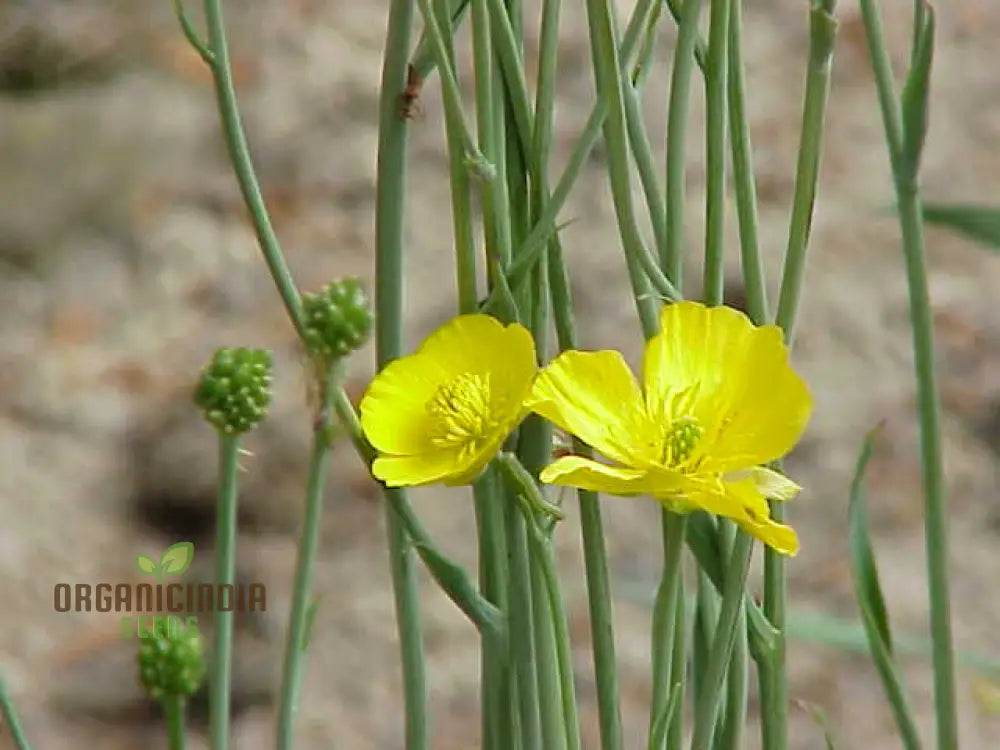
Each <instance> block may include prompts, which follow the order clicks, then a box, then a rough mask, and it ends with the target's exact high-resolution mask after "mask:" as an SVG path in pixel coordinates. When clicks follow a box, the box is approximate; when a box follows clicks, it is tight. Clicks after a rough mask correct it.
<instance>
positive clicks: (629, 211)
mask: <svg viewBox="0 0 1000 750" xmlns="http://www.w3.org/2000/svg"><path fill="white" fill-rule="evenodd" d="M611 19H612V15H611V8H610V6H609V3H608V0H587V20H588V23H589V24H590V40H591V53H592V56H593V60H594V75H595V78H596V81H597V94H598V96H600V97H601V98H602V99H605V100H606V101H607V103H608V118H607V120H606V121H605V123H604V142H605V145H606V146H607V149H608V158H607V165H608V178H609V181H610V183H611V194H612V198H613V200H614V204H615V215H616V217H617V219H618V232H619V235H620V236H621V242H622V250H623V251H624V252H625V262H626V265H627V267H628V272H629V279H630V281H631V283H632V295H633V297H634V299H635V304H636V308H637V310H638V313H639V318H640V320H641V322H642V326H643V329H644V330H649V329H655V328H656V327H657V326H658V325H659V315H658V313H659V308H660V305H659V304H658V303H657V300H655V299H654V298H653V297H652V295H650V293H649V281H653V276H654V274H656V273H659V275H660V277H661V278H662V283H664V284H665V285H666V287H669V291H670V293H669V294H666V296H667V297H669V298H671V299H676V298H677V297H678V296H679V295H678V294H677V293H676V290H674V289H673V286H672V285H671V283H670V280H669V279H667V278H666V277H664V276H663V273H662V271H660V269H659V268H658V267H657V266H656V263H655V262H654V261H653V260H652V256H651V255H650V254H649V250H648V248H646V246H645V244H644V243H643V240H642V236H641V234H640V232H639V227H638V225H637V223H636V219H635V211H634V208H633V206H632V187H631V179H630V177H629V168H628V164H629V150H628V131H627V126H626V123H625V101H624V93H623V90H622V78H623V73H622V68H621V62H620V59H619V57H618V46H617V44H616V43H615V37H614V26H613V23H612V20H611ZM654 269H655V270H654ZM644 274H645V276H646V277H648V281H647V278H644ZM664 291H666V290H664Z"/></svg>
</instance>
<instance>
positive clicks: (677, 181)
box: [660, 0, 701, 284]
mask: <svg viewBox="0 0 1000 750" xmlns="http://www.w3.org/2000/svg"><path fill="white" fill-rule="evenodd" d="M700 14H701V0H685V2H684V9H683V10H682V11H681V21H680V30H679V31H678V37H677V46H676V47H675V48H674V62H673V69H672V70H671V73H670V102H669V105H668V110H667V212H666V222H667V226H666V238H667V242H666V252H665V253H664V254H663V257H661V258H660V263H661V265H662V266H663V270H664V272H666V274H667V276H668V277H669V278H670V280H671V281H673V282H674V283H675V284H680V283H681V277H682V276H683V274H684V189H685V185H684V183H685V180H684V163H685V153H686V151H687V124H688V110H689V105H690V100H691V73H692V69H693V67H694V62H695V60H694V50H695V43H696V41H697V40H698V17H699V15H700Z"/></svg>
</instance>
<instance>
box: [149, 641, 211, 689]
mask: <svg viewBox="0 0 1000 750" xmlns="http://www.w3.org/2000/svg"><path fill="white" fill-rule="evenodd" d="M163 631H165V632H160V629H156V632H154V633H153V634H152V635H151V636H149V637H145V638H143V639H142V643H141V645H140V646H139V657H138V661H139V679H140V680H141V681H142V684H143V686H144V687H145V688H146V691H147V692H148V693H149V696H150V697H151V698H153V699H154V700H162V699H164V698H173V697H184V696H189V695H193V694H194V693H195V691H196V690H197V689H198V686H199V685H200V684H201V680H202V677H204V675H205V663H204V660H203V659H202V654H201V636H200V635H199V633H198V628H196V627H181V628H177V629H174V628H164V629H163Z"/></svg>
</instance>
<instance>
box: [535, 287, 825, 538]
mask: <svg viewBox="0 0 1000 750" xmlns="http://www.w3.org/2000/svg"><path fill="white" fill-rule="evenodd" d="M660 322H661V332H660V333H659V334H658V335H657V336H655V337H654V338H652V339H651V340H650V341H649V342H648V343H647V345H646V351H645V355H644V357H643V363H642V369H643V383H642V385H641V386H640V385H639V383H637V382H636V379H635V377H634V376H633V375H632V372H631V371H630V370H629V368H628V365H626V364H625V361H624V360H623V359H622V356H621V355H620V354H619V353H618V352H614V351H599V352H579V351H567V352H564V353H563V354H561V355H559V356H558V357H557V358H556V359H555V360H553V361H552V362H551V363H550V364H549V365H548V366H547V367H545V368H544V369H543V370H542V371H541V372H540V373H539V374H538V376H537V378H536V379H535V385H534V387H533V389H532V393H531V396H530V397H529V399H528V406H529V407H530V408H531V410H533V411H535V412H537V413H538V414H540V415H542V416H543V417H545V418H546V419H548V420H549V421H550V422H553V423H554V424H556V425H558V426H559V427H561V428H563V429H564V430H566V431H567V432H570V433H573V434H575V435H576V436H577V437H579V438H580V439H581V440H583V441H584V442H585V443H587V444H589V445H591V446H592V447H594V448H595V449H597V450H598V451H600V452H601V453H603V454H604V455H605V456H606V457H607V458H608V459H611V461H613V462H614V464H615V465H609V464H608V463H599V462H597V461H593V460H590V459H587V458H584V457H582V456H565V457H562V458H559V459H557V460H556V461H555V462H554V463H552V464H550V465H549V466H547V467H546V468H545V469H544V471H543V472H542V474H541V479H542V481H543V482H546V483H549V484H559V485H566V486H570V487H578V488H581V489H587V490H594V491H597V492H607V493H610V494H616V495H639V494H649V495H652V496H653V497H655V498H656V499H657V500H659V501H660V502H662V503H664V504H665V505H666V506H667V507H668V508H670V509H671V510H673V511H676V512H678V513H686V512H689V511H692V510H695V509H702V510H706V511H709V512H710V513H714V514H716V515H720V516H726V517H728V518H731V519H733V520H734V521H736V523H738V524H739V525H740V527H741V528H743V529H744V530H745V531H746V532H748V533H750V534H752V535H753V536H755V537H757V538H758V539H760V540H761V541H763V542H765V543H766V544H768V545H770V546H771V547H773V548H774V549H776V550H777V551H779V552H781V553H783V554H788V555H794V554H795V553H796V552H797V551H798V548H799V542H798V537H797V536H796V534H795V531H794V530H793V529H792V528H790V527H788V526H784V525H782V524H778V523H776V522H774V521H773V520H771V518H770V513H769V509H768V506H767V502H766V500H765V498H770V499H773V500H788V499H791V498H792V497H794V496H795V495H796V494H797V493H798V491H799V489H800V487H799V486H798V485H797V484H795V483H794V482H792V481H791V480H790V479H788V478H787V477H785V476H783V475H781V474H779V473H777V472H775V471H771V470H770V469H767V468H765V467H763V466H761V464H765V463H767V462H769V461H773V460H775V459H777V458H780V457H781V456H783V455H785V454H786V453H788V451H790V450H791V448H792V446H794V445H795V443H796V442H797V441H798V439H799V437H800V436H801V435H802V432H803V430H804V429H805V426H806V422H807V421H808V419H809V414H810V412H811V411H812V398H811V397H810V395H809V391H808V389H807V388H806V385H805V383H804V382H803V381H802V379H801V378H800V377H799V376H798V375H797V374H796V373H795V371H794V370H792V368H791V366H790V365H789V363H788V350H787V348H786V346H785V344H784V342H783V340H782V336H781V330H780V329H779V328H777V327H776V326H770V325H768V326H761V327H756V326H754V325H753V323H751V322H750V320H749V319H748V318H747V317H746V316H745V315H743V314H742V313H740V312H738V311H736V310H733V309H731V308H727V307H705V306H704V305H702V304H699V303H695V302H678V303H675V304H671V305H667V306H666V307H664V308H663V312H662V313H661V318H660Z"/></svg>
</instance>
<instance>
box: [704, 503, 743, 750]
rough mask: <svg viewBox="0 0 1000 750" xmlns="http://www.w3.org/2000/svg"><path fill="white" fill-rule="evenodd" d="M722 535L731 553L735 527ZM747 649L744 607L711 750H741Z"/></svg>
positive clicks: (724, 530)
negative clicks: (719, 719) (721, 718)
mask: <svg viewBox="0 0 1000 750" xmlns="http://www.w3.org/2000/svg"><path fill="white" fill-rule="evenodd" d="M723 533H724V534H725V537H726V538H725V546H726V549H727V550H732V548H733V544H734V542H735V539H736V534H737V529H736V526H735V524H733V523H728V522H727V523H726V524H725V525H724V526H723ZM745 601H746V600H745V598H744V602H745ZM747 650H748V649H747V615H746V605H745V604H743V605H742V606H740V608H739V611H738V612H737V620H736V640H735V641H734V642H733V652H732V656H731V658H730V660H729V667H728V670H727V672H726V698H725V703H726V714H725V717H724V720H723V722H722V727H721V728H720V731H719V733H718V734H717V735H716V737H715V743H714V746H713V747H714V750H740V749H741V748H742V747H743V732H744V729H745V728H746V719H747V691H748V685H747V672H748V670H749V656H748V653H747Z"/></svg>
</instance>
